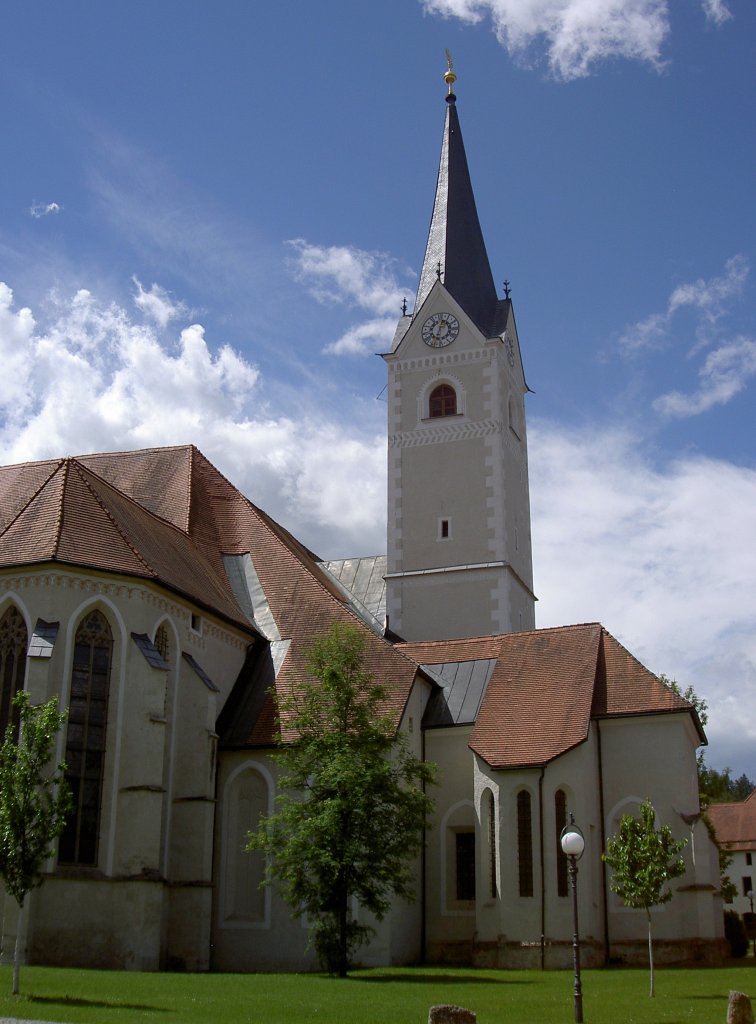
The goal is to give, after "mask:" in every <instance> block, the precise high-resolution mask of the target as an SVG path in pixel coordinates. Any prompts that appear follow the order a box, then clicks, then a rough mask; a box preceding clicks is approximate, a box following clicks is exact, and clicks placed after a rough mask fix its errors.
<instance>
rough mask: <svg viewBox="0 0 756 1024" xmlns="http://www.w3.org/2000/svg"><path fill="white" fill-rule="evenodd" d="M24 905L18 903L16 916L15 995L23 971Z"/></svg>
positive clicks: (14, 953) (14, 952)
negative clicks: (22, 934) (22, 933)
mask: <svg viewBox="0 0 756 1024" xmlns="http://www.w3.org/2000/svg"><path fill="white" fill-rule="evenodd" d="M23 917H24V905H23V903H19V905H18V917H17V918H16V944H15V946H14V948H13V995H14V996H17V995H18V985H19V974H20V972H21V962H20V961H21V932H22V931H23Z"/></svg>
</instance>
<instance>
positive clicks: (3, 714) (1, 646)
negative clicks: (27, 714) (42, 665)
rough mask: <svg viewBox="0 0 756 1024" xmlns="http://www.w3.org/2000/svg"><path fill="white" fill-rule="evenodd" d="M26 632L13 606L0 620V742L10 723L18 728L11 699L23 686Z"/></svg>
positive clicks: (26, 644) (20, 616)
mask: <svg viewBox="0 0 756 1024" xmlns="http://www.w3.org/2000/svg"><path fill="white" fill-rule="evenodd" d="M28 642H29V634H28V633H27V632H26V623H25V622H24V620H23V616H22V615H21V613H20V612H19V611H18V609H17V608H14V607H13V606H12V605H11V607H10V608H9V609H8V611H7V612H6V613H5V615H3V617H2V619H0V743H2V742H3V740H4V739H5V730H6V729H7V728H8V725H9V724H10V723H11V722H12V723H13V726H14V730H15V731H17V730H18V714H17V713H16V709H15V708H14V707H13V698H14V697H15V695H16V694H17V693H18V691H19V690H21V689H23V686H24V672H25V670H26V648H27V646H28Z"/></svg>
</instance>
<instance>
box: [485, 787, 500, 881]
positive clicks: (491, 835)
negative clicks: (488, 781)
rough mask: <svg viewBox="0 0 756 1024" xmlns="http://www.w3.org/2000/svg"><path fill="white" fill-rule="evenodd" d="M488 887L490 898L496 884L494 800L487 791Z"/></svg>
mask: <svg viewBox="0 0 756 1024" xmlns="http://www.w3.org/2000/svg"><path fill="white" fill-rule="evenodd" d="M487 812H488V887H489V895H490V897H491V899H495V898H496V896H497V889H498V887H497V885H496V800H495V799H494V795H493V793H492V792H491V790H490V789H489V791H488V807H487Z"/></svg>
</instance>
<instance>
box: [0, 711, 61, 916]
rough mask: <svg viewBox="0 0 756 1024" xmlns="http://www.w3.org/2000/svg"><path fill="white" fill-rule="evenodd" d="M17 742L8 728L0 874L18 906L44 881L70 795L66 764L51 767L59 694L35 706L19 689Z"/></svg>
mask: <svg viewBox="0 0 756 1024" xmlns="http://www.w3.org/2000/svg"><path fill="white" fill-rule="evenodd" d="M13 703H14V704H15V705H16V707H17V708H18V712H19V720H20V730H19V738H18V743H15V742H14V739H13V728H12V727H11V726H9V727H8V729H7V731H6V734H5V742H4V743H3V745H2V747H0V875H2V878H3V881H4V882H5V886H6V888H7V890H8V892H9V893H10V894H11V895H12V896H13V897H14V899H15V900H16V902H17V903H18V905H19V907H22V906H23V903H24V899H25V897H26V894H27V893H28V892H29V891H30V890H31V889H33V888H34V887H35V886H38V885H41V884H42V878H41V876H40V870H41V868H42V865H43V863H44V861H45V860H46V859H47V858H48V857H49V856H50V855H51V854H52V852H53V843H54V841H55V839H57V837H58V836H59V835H60V834H61V832H62V831H63V828H64V827H65V823H66V815H67V814H68V813H69V811H70V808H71V798H70V793H69V789H68V785H67V784H66V782H65V780H64V778H63V775H64V772H65V765H63V764H59V765H58V766H57V768H56V769H55V770H54V771H52V772H51V771H50V756H51V754H52V750H53V745H54V743H55V737H56V734H57V733H58V731H59V729H60V728H61V726H62V725H63V722H64V721H65V719H66V716H65V715H64V714H61V713H60V712H59V711H58V701H57V698H55V697H53V699H52V700H50V701H48V702H47V704H40V705H38V706H36V707H34V706H33V705H32V704H30V702H29V694H28V693H27V692H26V691H21V692H19V693H17V694H16V696H15V697H14V699H13Z"/></svg>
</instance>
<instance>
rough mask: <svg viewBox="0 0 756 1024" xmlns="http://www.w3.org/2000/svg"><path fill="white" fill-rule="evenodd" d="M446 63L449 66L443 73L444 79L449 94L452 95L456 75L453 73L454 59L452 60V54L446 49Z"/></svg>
mask: <svg viewBox="0 0 756 1024" xmlns="http://www.w3.org/2000/svg"><path fill="white" fill-rule="evenodd" d="M446 63H447V64H448V65H449V67H448V68H447V71H446V74H445V75H444V81H445V82H446V84H447V85H448V86H449V95H450V96H453V95H454V91H453V86H454V83H455V82H456V81H457V76H456V75H455V74H454V61H453V60H452V55H451V53H449V51H448V50H447V51H446Z"/></svg>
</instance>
